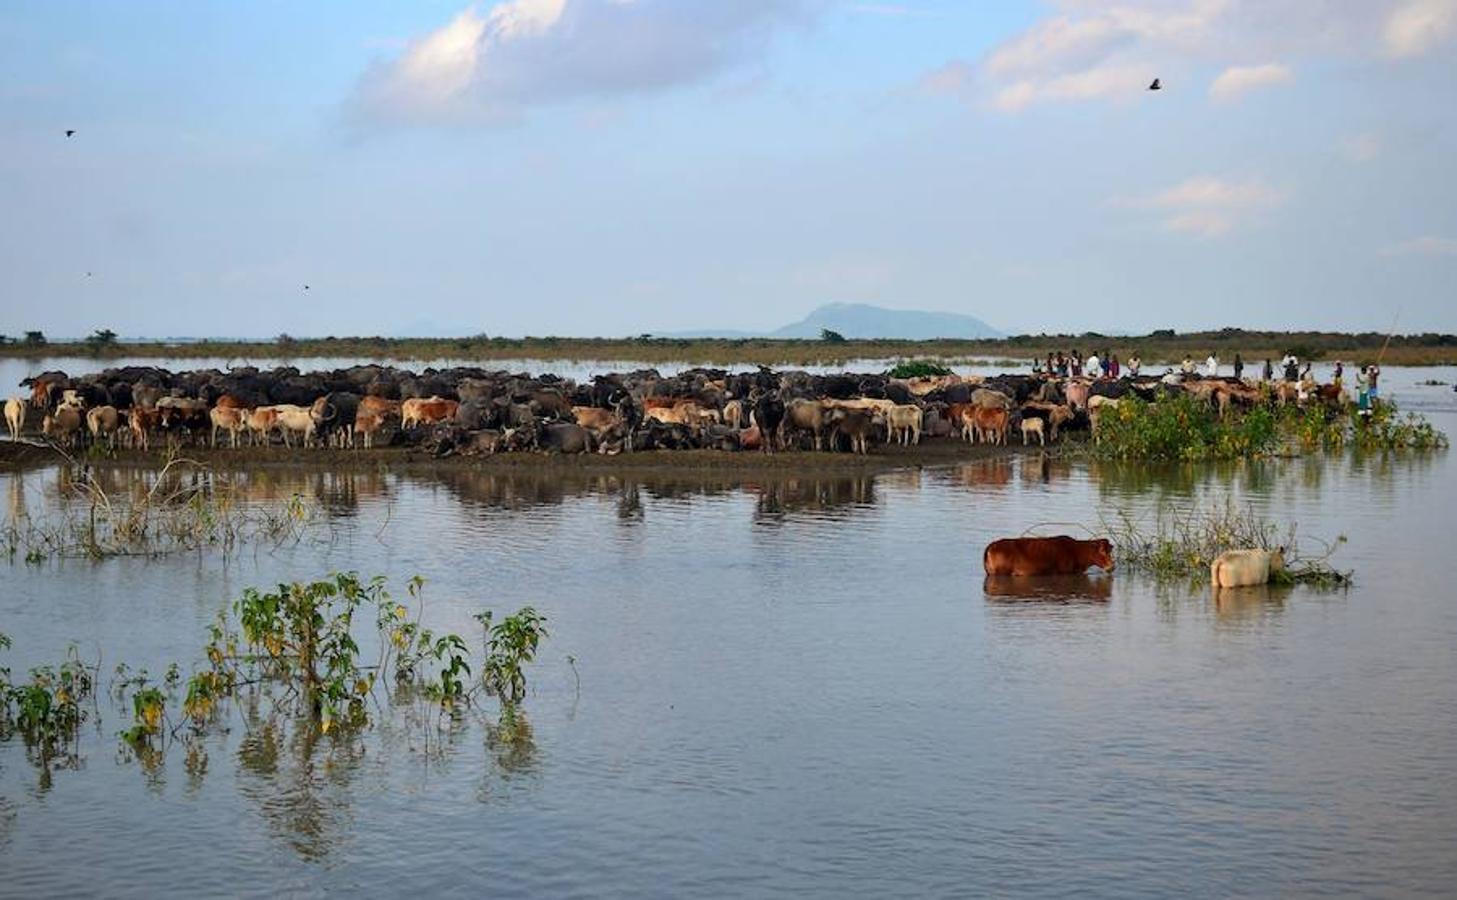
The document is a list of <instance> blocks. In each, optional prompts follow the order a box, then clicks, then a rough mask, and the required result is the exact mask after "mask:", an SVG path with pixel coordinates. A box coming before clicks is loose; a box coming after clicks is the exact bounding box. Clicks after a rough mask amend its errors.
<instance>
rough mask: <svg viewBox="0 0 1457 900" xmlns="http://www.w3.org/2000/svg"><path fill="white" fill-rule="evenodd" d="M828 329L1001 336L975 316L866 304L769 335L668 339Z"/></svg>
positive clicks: (852, 333) (855, 333)
mask: <svg viewBox="0 0 1457 900" xmlns="http://www.w3.org/2000/svg"><path fill="white" fill-rule="evenodd" d="M826 328H828V329H829V330H831V331H837V332H839V333H840V334H842V335H844V336H845V337H847V338H866V339H875V338H891V339H898V340H908V341H924V340H932V339H935V338H955V339H976V338H999V337H1003V334H1002V333H1001V332H1000V331H997V330H996V329H995V328H993V327H991V326H990V325H988V324H987V323H985V322H983V321H982V320H981V319H978V318H976V317H975V316H967V315H962V314H961V313H947V312H927V311H925V310H916V309H886V308H885V307H883V306H871V305H869V304H867V303H827V304H825V305H824V306H821V307H820V308H819V309H816V310H815V311H814V312H812V313H810V314H809V315H807V316H805V317H804V318H803V319H801V320H799V321H798V322H794V323H792V324H790V325H785V326H784V327H783V328H778V329H775V330H774V331H770V332H751V331H733V330H729V329H717V330H712V329H708V330H702V331H691V332H678V333H676V334H673V335H671V337H682V338H687V337H695V338H697V337H702V338H749V337H771V338H818V337H819V336H820V332H821V331H823V330H824V329H826Z"/></svg>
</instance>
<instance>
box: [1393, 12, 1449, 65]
mask: <svg viewBox="0 0 1457 900" xmlns="http://www.w3.org/2000/svg"><path fill="white" fill-rule="evenodd" d="M1454 31H1457V0H1409V2H1406V3H1402V4H1401V5H1400V6H1398V7H1397V8H1396V9H1395V10H1393V11H1392V13H1391V15H1390V16H1389V17H1388V18H1387V20H1386V27H1385V29H1384V31H1383V32H1382V40H1383V42H1384V44H1385V49H1386V52H1387V54H1388V55H1390V56H1394V57H1398V58H1402V57H1410V56H1420V55H1422V54H1423V53H1426V52H1427V51H1428V50H1431V49H1432V48H1433V47H1435V46H1437V45H1438V44H1441V43H1442V42H1444V41H1446V40H1447V39H1448V38H1450V37H1451V36H1452V34H1453V33H1454Z"/></svg>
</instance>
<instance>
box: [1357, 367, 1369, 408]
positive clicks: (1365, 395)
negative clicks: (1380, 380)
mask: <svg viewBox="0 0 1457 900" xmlns="http://www.w3.org/2000/svg"><path fill="white" fill-rule="evenodd" d="M1370 369H1371V367H1370V366H1362V367H1361V368H1360V370H1358V371H1357V372H1356V410H1357V411H1358V412H1359V413H1360V414H1361V415H1363V416H1369V415H1371V390H1370V389H1371V379H1370V376H1369V371H1370Z"/></svg>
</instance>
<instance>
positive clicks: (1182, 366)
mask: <svg viewBox="0 0 1457 900" xmlns="http://www.w3.org/2000/svg"><path fill="white" fill-rule="evenodd" d="M1194 368H1195V367H1194V358H1193V357H1191V356H1190V355H1189V354H1187V353H1185V354H1184V361H1183V362H1182V363H1179V371H1180V372H1182V373H1184V374H1185V375H1193V374H1194Z"/></svg>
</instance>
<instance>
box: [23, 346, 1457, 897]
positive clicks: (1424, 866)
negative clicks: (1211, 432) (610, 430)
mask: <svg viewBox="0 0 1457 900" xmlns="http://www.w3.org/2000/svg"><path fill="white" fill-rule="evenodd" d="M1452 374H1453V372H1452V370H1450V369H1448V370H1411V372H1410V374H1409V373H1406V372H1403V373H1400V377H1397V376H1396V375H1394V374H1393V373H1392V372H1391V371H1389V372H1388V378H1389V383H1392V384H1393V388H1395V389H1397V391H1398V393H1400V391H1406V392H1407V393H1408V394H1409V395H1410V401H1409V402H1406V401H1405V398H1404V402H1406V405H1408V406H1409V407H1422V408H1424V409H1425V410H1427V412H1428V415H1429V416H1430V417H1431V418H1432V420H1433V422H1434V423H1435V424H1436V425H1437V426H1438V427H1440V428H1442V429H1443V430H1445V431H1446V432H1447V433H1448V434H1449V435H1452V434H1457V409H1454V404H1453V403H1452V402H1451V398H1452V397H1453V396H1454V395H1453V394H1452V393H1451V388H1450V387H1433V388H1425V389H1418V387H1417V386H1416V381H1417V380H1419V379H1425V378H1435V379H1440V380H1446V381H1449V382H1450V381H1452V380H1453V378H1452ZM1396 382H1400V385H1399V386H1398V385H1396V384H1395V383H1396ZM97 477H98V478H100V479H110V481H108V482H107V483H108V484H114V485H124V484H125V483H127V481H128V480H129V479H134V478H135V477H137V476H136V473H134V472H125V471H101V472H98V473H97ZM61 478H62V473H61V472H60V471H59V470H57V469H55V468H41V469H31V470H26V471H23V472H18V473H15V472H11V473H0V496H3V497H5V498H6V501H7V506H6V509H7V513H6V515H7V516H9V517H11V518H14V517H16V516H20V515H24V516H29V517H31V518H32V519H33V520H40V521H44V520H45V519H46V517H47V516H53V515H55V511H56V509H57V504H58V503H59V500H58V484H59V482H60V479H61ZM238 480H239V483H240V484H242V485H244V487H245V489H246V490H247V491H248V493H249V496H251V497H254V498H256V500H257V501H258V502H261V503H264V502H269V501H270V500H276V499H277V498H279V497H286V496H288V495H290V494H292V493H295V492H298V493H302V494H304V495H305V496H307V497H309V498H311V499H312V501H313V502H315V503H317V504H318V505H319V508H320V509H321V510H324V511H325V513H326V520H325V522H323V523H322V524H320V525H319V526H317V527H316V528H315V529H313V530H311V531H310V532H308V533H307V534H306V535H305V537H304V539H303V540H301V541H299V542H297V543H292V542H290V543H286V544H284V545H281V546H273V545H271V544H266V545H251V546H248V547H245V548H242V549H241V550H238V551H236V552H234V553H232V554H230V555H227V556H224V555H221V554H217V553H203V554H198V553H189V554H182V555H178V556H173V557H168V558H165V559H161V560H145V559H111V560H106V561H102V562H95V563H93V562H87V561H82V560H56V559H48V560H47V561H44V562H41V563H38V564H27V563H25V562H24V561H23V560H19V559H17V560H15V561H14V562H12V563H9V564H5V563H0V569H3V571H0V575H3V584H4V587H3V588H0V631H4V632H6V633H8V634H9V635H10V636H11V637H12V638H13V639H14V647H13V648H12V649H10V650H8V651H0V665H9V666H10V667H11V668H12V670H14V671H15V672H16V673H17V675H18V674H20V673H23V672H24V671H25V670H26V669H28V668H29V667H30V666H33V665H37V664H41V663H47V662H55V661H58V660H60V659H61V658H63V656H64V654H65V652H66V648H67V646H68V645H69V644H70V643H71V642H75V643H76V644H77V646H78V647H79V651H80V653H81V655H82V656H83V657H84V658H86V659H88V660H94V659H95V658H96V657H97V655H98V653H99V654H100V657H101V670H102V682H103V686H104V684H105V682H106V681H107V677H108V674H109V673H110V672H111V670H112V668H113V667H114V666H115V665H116V663H118V662H123V661H124V662H126V663H128V664H129V665H130V666H131V667H132V668H134V669H135V668H139V667H147V668H148V669H150V671H151V672H153V673H154V674H158V673H160V672H161V671H162V670H163V669H164V668H165V667H166V665H167V664H168V663H170V662H172V661H176V662H178V663H180V664H181V665H182V667H183V669H184V670H190V669H191V668H192V667H194V666H196V665H198V664H199V663H200V662H201V647H202V644H203V643H204V641H205V639H206V636H205V631H206V627H207V625H208V624H209V623H210V622H211V621H212V620H213V618H214V616H215V615H216V614H217V612H218V611H219V610H220V609H221V608H222V607H223V606H224V604H226V603H227V602H228V601H229V600H230V599H232V598H235V597H237V596H238V594H239V593H240V592H241V591H242V590H243V589H244V588H245V587H248V586H252V585H258V586H264V585H269V584H272V583H275V582H277V581H280V580H292V579H312V578H314V577H317V576H320V575H322V574H324V573H326V572H329V571H331V570H336V569H357V570H359V571H360V572H361V573H363V574H366V575H370V574H376V573H378V574H384V575H388V576H389V577H390V579H391V582H392V584H393V585H394V586H395V587H396V588H398V589H399V592H400V593H403V583H404V580H405V579H406V578H408V577H409V576H411V575H414V574H420V575H423V576H425V577H426V578H427V579H428V580H429V584H428V586H427V588H426V594H425V596H426V600H427V606H426V612H425V621H426V624H427V625H429V626H431V627H434V628H435V629H437V630H453V631H458V632H460V633H461V634H463V635H467V636H469V637H470V638H471V640H472V642H473V643H474V642H475V640H476V636H477V635H478V629H477V626H476V625H475V623H474V622H473V621H472V620H471V619H470V616H471V614H472V613H474V612H475V611H477V610H479V609H481V608H485V607H489V608H492V609H494V610H496V611H497V614H498V615H499V614H500V613H501V612H505V611H510V610H514V609H515V608H517V607H520V606H523V605H526V604H533V605H535V606H536V608H537V609H538V610H540V611H541V612H543V613H544V614H545V615H546V616H547V617H548V618H549V620H550V628H551V632H552V633H551V636H550V637H549V638H548V639H547V641H546V642H545V643H544V645H543V647H542V651H541V654H540V656H539V658H538V661H537V662H536V663H535V664H534V666H533V667H532V668H531V669H530V681H531V685H532V690H531V694H530V696H529V698H528V700H527V702H526V707H525V708H526V713H527V715H528V716H529V719H530V722H531V725H532V740H531V743H530V744H529V745H525V746H521V747H518V748H516V749H514V750H510V751H506V750H503V749H502V748H501V747H500V746H498V745H495V744H493V743H491V742H490V741H489V740H488V737H487V734H486V731H485V729H484V728H483V727H482V726H480V725H479V724H476V723H475V721H474V720H473V719H468V720H467V721H466V723H464V724H463V725H462V726H461V727H460V728H458V729H457V730H455V731H454V732H452V733H450V734H439V733H436V732H435V731H434V730H433V729H428V728H412V727H410V726H408V725H405V724H403V723H401V722H397V721H393V720H390V719H386V720H385V721H383V722H382V723H381V724H379V725H377V726H375V727H373V728H371V729H369V730H367V731H365V732H364V733H363V734H361V735H359V736H357V737H352V738H350V737H340V738H325V739H322V740H317V741H311V740H308V739H305V738H302V737H299V736H298V735H297V733H296V732H295V731H292V730H289V729H286V728H284V729H276V728H270V727H268V726H267V725H256V726H254V727H248V726H247V724H246V722H245V721H244V718H243V717H242V716H241V715H238V716H234V717H233V718H232V719H231V720H230V721H231V722H232V727H231V729H230V730H229V731H227V732H225V733H218V734H214V735H211V736H209V737H208V738H206V740H205V742H204V746H205V748H206V764H205V766H204V765H200V764H199V763H198V761H197V760H193V761H191V763H190V762H189V760H188V759H187V758H186V754H185V752H184V751H183V748H182V747H181V746H180V745H179V746H174V747H173V748H172V749H171V750H170V751H169V752H168V754H167V756H166V758H165V759H164V760H163V761H161V762H160V764H157V765H154V766H151V767H148V766H144V765H142V764H141V763H139V762H138V761H135V760H128V759H125V758H124V757H123V755H122V754H120V753H119V752H118V747H119V744H118V741H117V738H116V732H118V731H120V730H121V729H122V728H124V727H125V726H126V724H128V723H127V719H126V716H124V715H123V711H121V710H117V709H115V708H113V707H112V706H111V705H110V704H108V703H107V702H106V701H105V700H103V701H102V702H101V704H100V708H99V711H98V712H99V724H98V721H97V719H96V718H95V717H93V719H92V720H91V721H89V722H88V723H87V725H85V726H83V736H82V740H81V760H80V763H79V765H78V766H77V768H75V769H62V770H59V771H55V772H53V773H51V775H50V776H49V778H46V777H43V775H42V773H41V772H40V771H39V770H38V769H37V768H36V766H35V765H33V764H32V763H31V762H30V761H28V760H27V757H26V753H25V748H24V746H23V745H22V743H21V742H20V740H19V738H18V737H17V738H12V739H11V740H9V741H6V742H4V743H0V895H13V896H28V897H29V896H55V895H71V894H98V893H99V894H106V895H109V896H135V897H152V896H159V895H186V896H197V895H208V894H225V895H239V894H243V895H254V894H257V895H261V894H269V895H273V894H278V893H335V894H351V895H359V894H362V895H398V894H401V893H405V892H411V893H416V894H419V895H421V896H436V895H467V894H468V895H481V894H491V895H499V896H527V895H529V896H594V897H595V896H604V895H606V896H622V895H628V896H642V895H652V896H675V897H677V896H724V895H733V896H742V895H754V896H763V895H796V896H799V895H818V896H835V897H840V896H874V897H883V896H928V895H984V894H1008V893H1018V894H1047V895H1050V894H1057V895H1068V894H1073V893H1085V892H1096V893H1099V894H1111V893H1116V894H1127V895H1144V896H1167V895H1169V894H1171V893H1175V892H1183V893H1193V894H1197V895H1258V896H1272V895H1281V894H1317V893H1329V894H1345V895H1352V894H1362V895H1369V894H1381V895H1389V896H1390V895H1400V896H1406V895H1411V894H1444V893H1447V892H1450V890H1451V885H1452V884H1453V883H1454V881H1457V854H1454V853H1453V852H1452V851H1453V847H1457V652H1454V647H1457V603H1454V602H1453V599H1452V596H1453V595H1452V587H1451V585H1452V584H1453V583H1454V581H1457V555H1454V554H1453V553H1452V543H1451V533H1452V522H1453V518H1452V509H1453V508H1454V507H1457V459H1454V458H1453V457H1452V455H1451V454H1449V453H1446V452H1438V453H1434V454H1429V455H1376V456H1367V457H1362V458H1356V457H1349V456H1347V457H1334V458H1313V459H1295V460H1275V461H1269V462H1263V463H1245V464H1239V465H1230V466H1215V465H1207V466H1175V467H1167V468H1150V467H1108V466H1089V465H1086V464H1083V463H1072V462H1060V461H1044V460H1039V459H1038V458H1037V457H1035V456H1029V457H1025V458H1021V459H1009V460H981V461H977V462H974V463H968V464H965V465H960V466H952V467H946V468H928V469H924V470H907V471H893V472H888V473H884V474H881V475H877V476H873V477H872V476H866V477H834V476H828V475H815V476H812V477H804V478H799V479H795V478H786V477H784V476H783V475H782V474H778V475H776V476H774V477H769V476H765V477H763V478H756V477H753V476H751V475H745V474H743V473H738V474H725V475H717V476H715V475H707V476H705V475H704V474H703V473H696V472H685V473H683V474H681V475H679V476H657V475H654V476H650V477H639V476H629V475H624V476H622V477H612V476H598V475H592V476H590V477H588V476H581V477H578V476H574V475H571V474H562V473H560V472H557V473H553V474H551V475H549V476H548V475H541V476H538V477H533V476H530V475H528V474H522V473H513V474H510V475H501V474H483V473H472V472H469V471H463V470H456V469H441V470H439V471H438V472H434V473H419V472H412V473H411V474H408V475H406V474H394V473H388V472H379V471H373V470H370V471H360V472H356V473H339V472H323V471H318V472H293V473H286V472H276V471H275V472H264V471H252V472H245V473H241V474H239V475H238ZM1226 497H1231V498H1233V499H1234V501H1235V502H1236V503H1238V504H1240V505H1244V504H1249V505H1250V506H1251V507H1252V508H1253V509H1254V510H1256V511H1257V512H1258V513H1259V514H1262V515H1265V516H1268V517H1269V518H1271V519H1274V520H1277V521H1280V522H1290V521H1295V522H1298V523H1299V526H1300V534H1301V535H1302V537H1303V538H1304V540H1305V542H1306V543H1305V545H1304V546H1305V549H1307V550H1315V549H1317V548H1318V546H1319V540H1320V539H1324V540H1334V539H1335V538H1337V537H1338V536H1341V535H1344V536H1346V537H1347V538H1348V539H1349V540H1348V542H1347V543H1345V544H1344V545H1342V546H1341V547H1340V548H1339V549H1338V550H1337V553H1336V556H1335V558H1334V561H1335V563H1336V564H1337V566H1338V567H1340V568H1342V569H1350V570H1353V571H1354V573H1355V579H1356V580H1355V584H1354V585H1353V586H1352V587H1350V588H1349V589H1345V590H1338V591H1319V590H1316V589H1313V588H1307V587H1297V588H1294V589H1289V590H1275V591H1250V592H1245V593H1241V594H1239V595H1236V596H1233V597H1228V598H1225V597H1221V598H1220V599H1219V600H1218V601H1216V600H1215V599H1214V598H1212V597H1211V596H1210V593H1209V589H1208V588H1207V587H1206V586H1202V585H1199V584H1192V585H1185V584H1182V583H1180V584H1176V585H1157V584H1155V583H1153V582H1152V581H1150V580H1148V579H1146V578H1143V577H1141V576H1138V575H1135V574H1133V573H1129V572H1125V571H1118V572H1115V573H1114V574H1113V575H1112V576H1111V577H1107V578H1104V577H1101V576H1093V577H1088V578H1084V579H1073V580H1058V581H1056V582H1054V583H1051V584H1048V585H1037V586H1033V587H1032V588H1029V589H1026V590H1023V589H1020V588H1013V589H1012V590H1010V591H1007V590H1004V589H1003V587H1002V586H1000V585H987V584H985V583H984V579H983V576H982V571H981V563H980V555H981V548H982V547H983V546H984V545H985V544H986V543H987V542H988V541H989V540H991V539H993V538H995V537H1000V536H1006V535H1011V534H1019V533H1021V532H1023V531H1024V530H1025V529H1027V528H1029V527H1031V526H1034V525H1037V524H1039V523H1051V524H1048V525H1046V526H1045V527H1044V531H1046V532H1057V531H1063V530H1067V531H1073V533H1077V532H1076V531H1075V530H1074V529H1075V525H1074V523H1081V524H1086V525H1093V524H1096V522H1097V521H1098V519H1099V517H1100V516H1112V515H1114V514H1116V513H1117V512H1118V511H1120V510H1126V511H1128V512H1129V513H1130V514H1131V515H1134V516H1136V517H1148V516H1151V515H1153V514H1154V513H1155V512H1156V511H1157V510H1159V509H1161V508H1171V507H1172V508H1178V509H1187V508H1189V507H1190V506H1192V505H1195V504H1199V503H1204V502H1223V501H1224V499H1225V498H1226ZM1008 594H1010V596H1008ZM568 657H571V658H572V659H573V660H574V661H575V663H574V664H573V663H570V662H569V661H568ZM578 678H580V682H578ZM427 735H428V740H427Z"/></svg>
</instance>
